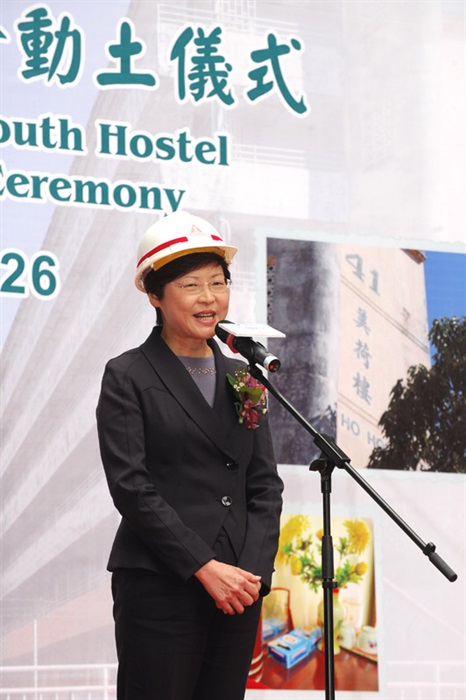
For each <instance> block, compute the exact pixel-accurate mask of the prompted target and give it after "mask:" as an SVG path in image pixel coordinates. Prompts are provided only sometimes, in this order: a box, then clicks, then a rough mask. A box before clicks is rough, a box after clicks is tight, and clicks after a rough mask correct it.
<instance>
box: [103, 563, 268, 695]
mask: <svg viewBox="0 0 466 700" xmlns="http://www.w3.org/2000/svg"><path fill="white" fill-rule="evenodd" d="M219 558H220V557H219ZM222 560H225V558H224V557H222ZM228 563H231V562H228ZM112 591H113V598H114V618H115V633H116V645H117V652H118V662H119V663H118V679H117V700H242V698H243V697H244V692H245V687H246V681H247V676H248V671H249V667H250V663H251V658H252V654H253V650H254V644H255V639H256V632H257V626H258V622H259V616H260V610H261V599H259V600H258V601H257V602H256V603H254V604H253V605H251V606H250V607H247V608H246V609H245V611H244V613H243V614H242V615H225V614H224V613H223V612H222V611H221V610H218V609H217V607H216V605H215V603H214V601H213V599H212V598H211V597H210V596H209V594H208V593H207V592H206V591H205V589H204V588H203V586H202V585H201V584H200V583H199V581H198V580H197V579H196V578H195V577H193V578H192V579H190V580H189V581H188V582H183V581H181V580H180V579H178V578H177V577H175V576H164V575H159V574H156V573H153V572H151V571H147V570H144V569H118V570H117V571H115V572H114V573H113V577H112Z"/></svg>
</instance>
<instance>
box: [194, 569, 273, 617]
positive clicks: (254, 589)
mask: <svg viewBox="0 0 466 700" xmlns="http://www.w3.org/2000/svg"><path fill="white" fill-rule="evenodd" d="M194 575H195V576H196V578H198V579H199V581H200V582H201V583H202V585H203V586H204V588H205V589H206V591H207V593H208V594H209V595H211V596H212V598H213V599H214V600H215V604H216V606H217V608H219V609H220V610H223V612H224V613H225V614H226V615H235V613H238V614H239V615H241V613H243V612H244V608H246V607H247V606H248V605H252V604H253V603H255V601H256V600H257V599H258V598H259V591H260V588H261V577H260V576H256V575H255V574H251V573H250V572H249V571H244V570H243V569H240V568H239V567H238V566H231V565H230V564H224V563H223V562H221V561H217V560H216V559H211V560H210V561H208V562H207V564H204V566H201V568H200V569H198V571H196V573H195V574H194Z"/></svg>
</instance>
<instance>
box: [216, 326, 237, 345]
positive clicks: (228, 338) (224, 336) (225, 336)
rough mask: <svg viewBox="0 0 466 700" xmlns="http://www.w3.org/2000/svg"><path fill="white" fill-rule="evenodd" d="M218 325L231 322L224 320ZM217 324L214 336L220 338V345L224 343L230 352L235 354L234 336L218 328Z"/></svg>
mask: <svg viewBox="0 0 466 700" xmlns="http://www.w3.org/2000/svg"><path fill="white" fill-rule="evenodd" d="M219 323H231V321H227V320H226V319H225V320H224V321H219ZM219 323H217V325H216V326H215V335H216V336H217V338H220V340H221V341H222V343H225V344H226V345H228V347H229V348H230V350H231V352H234V353H237V352H238V350H237V349H236V348H235V346H234V344H233V343H234V340H235V336H234V335H232V334H231V333H228V331H226V330H225V329H224V328H220V326H219Z"/></svg>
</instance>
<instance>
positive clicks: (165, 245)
mask: <svg viewBox="0 0 466 700" xmlns="http://www.w3.org/2000/svg"><path fill="white" fill-rule="evenodd" d="M187 242H188V238H186V236H183V237H182V238H173V239H172V240H171V241H167V242H166V243H161V244H160V245H158V246H157V247H156V248H152V250H150V251H149V252H148V253H146V254H145V255H143V256H142V258H141V259H140V261H139V262H138V264H137V267H139V265H140V264H141V263H143V262H144V260H147V258H150V257H151V255H155V254H156V253H158V252H159V251H160V250H164V249H165V248H169V247H170V246H171V245H175V243H187Z"/></svg>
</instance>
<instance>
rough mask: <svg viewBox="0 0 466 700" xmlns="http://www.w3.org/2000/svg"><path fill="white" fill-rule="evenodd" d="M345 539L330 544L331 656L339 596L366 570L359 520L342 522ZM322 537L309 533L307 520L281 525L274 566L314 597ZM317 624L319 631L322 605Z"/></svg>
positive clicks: (365, 536) (366, 537)
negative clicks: (287, 570)
mask: <svg viewBox="0 0 466 700" xmlns="http://www.w3.org/2000/svg"><path fill="white" fill-rule="evenodd" d="M343 525H344V527H345V529H346V536H344V537H340V538H339V539H338V543H337V544H334V552H335V554H336V555H337V559H336V562H335V573H334V580H335V583H336V588H335V589H334V590H333V596H332V597H333V618H334V620H333V622H334V632H335V644H334V650H335V653H338V652H339V645H338V632H339V628H340V627H341V625H342V623H343V620H344V617H345V611H344V608H343V606H342V604H341V602H340V599H339V592H340V589H341V588H344V587H345V586H347V585H348V584H349V583H359V582H360V581H362V580H363V577H364V575H365V573H366V571H367V569H368V565H367V563H366V562H365V561H364V559H363V558H362V554H363V552H364V550H365V549H366V547H367V545H368V544H369V541H370V531H369V528H368V527H367V525H366V524H365V523H364V522H363V521H362V520H358V519H355V520H345V521H344V522H343ZM322 537H323V530H322V529H319V530H317V531H316V532H313V531H312V528H311V521H310V518H309V517H307V516H305V515H294V516H292V517H291V518H289V520H288V521H287V522H286V523H285V525H284V526H283V527H282V529H281V532H280V540H279V546H278V553H277V564H280V563H285V564H287V565H288V566H289V567H290V570H291V573H292V574H293V575H294V576H298V577H299V578H300V580H301V581H303V583H305V584H307V586H309V588H310V589H311V590H313V591H314V592H315V593H317V592H318V590H319V588H320V587H321V586H322ZM317 616H318V620H317V621H318V624H319V625H320V626H321V627H322V628H323V624H324V613H323V601H321V602H320V604H319V606H318V613H317Z"/></svg>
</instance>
